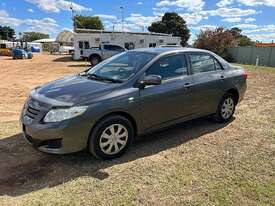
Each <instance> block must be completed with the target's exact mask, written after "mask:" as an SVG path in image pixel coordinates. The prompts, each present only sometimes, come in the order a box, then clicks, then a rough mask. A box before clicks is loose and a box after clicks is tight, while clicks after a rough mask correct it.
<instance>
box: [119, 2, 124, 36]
mask: <svg viewBox="0 0 275 206" xmlns="http://www.w3.org/2000/svg"><path fill="white" fill-rule="evenodd" d="M120 9H121V29H122V32H124V7H123V6H121V7H120Z"/></svg>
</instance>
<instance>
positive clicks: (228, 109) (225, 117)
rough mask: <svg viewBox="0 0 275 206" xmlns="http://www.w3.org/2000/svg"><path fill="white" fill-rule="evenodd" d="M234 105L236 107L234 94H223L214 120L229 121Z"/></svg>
mask: <svg viewBox="0 0 275 206" xmlns="http://www.w3.org/2000/svg"><path fill="white" fill-rule="evenodd" d="M235 107H236V98H235V96H234V95H232V94H230V93H227V94H225V95H224V96H223V98H222V100H221V102H220V104H219V106H218V109H217V112H216V114H215V119H216V121H218V122H220V123H224V122H228V121H230V120H231V119H232V117H233V115H234V112H235Z"/></svg>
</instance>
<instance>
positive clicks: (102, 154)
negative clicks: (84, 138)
mask: <svg viewBox="0 0 275 206" xmlns="http://www.w3.org/2000/svg"><path fill="white" fill-rule="evenodd" d="M133 138H134V128H133V125H132V123H131V122H130V121H129V120H128V119H127V118H125V117H123V116H120V115H115V116H109V117H107V118H104V119H103V120H102V121H100V122H99V123H98V124H97V125H96V126H95V128H94V129H93V131H92V133H91V135H90V138H89V143H88V149H89V152H90V153H91V154H93V155H94V156H95V157H96V158H98V159H103V160H110V159H114V158H117V157H120V156H121V155H122V154H124V153H125V152H126V151H127V150H128V148H129V146H130V145H131V143H132V141H133Z"/></svg>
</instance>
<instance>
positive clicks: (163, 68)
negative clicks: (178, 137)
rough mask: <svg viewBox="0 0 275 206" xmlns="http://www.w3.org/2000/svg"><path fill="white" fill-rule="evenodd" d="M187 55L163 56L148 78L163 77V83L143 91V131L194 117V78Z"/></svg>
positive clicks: (151, 69) (141, 106)
mask: <svg viewBox="0 0 275 206" xmlns="http://www.w3.org/2000/svg"><path fill="white" fill-rule="evenodd" d="M188 74H189V69H188V63H187V59H186V57H185V55H184V54H176V55H175V54H174V55H169V56H165V57H161V58H160V59H159V60H157V61H156V62H155V63H154V64H153V65H152V66H151V67H150V68H148V69H147V70H146V71H145V74H144V76H148V75H159V76H161V77H162V83H161V84H160V85H156V86H148V87H145V88H144V89H141V90H140V108H141V116H142V123H143V128H144V129H145V131H146V129H148V130H150V129H154V128H155V127H156V128H157V127H161V126H165V124H169V122H170V123H171V122H173V121H177V120H179V119H182V118H184V117H188V116H190V115H192V112H193V111H192V105H193V104H192V102H193V91H192V90H193V88H192V87H191V85H192V77H191V76H189V75H188Z"/></svg>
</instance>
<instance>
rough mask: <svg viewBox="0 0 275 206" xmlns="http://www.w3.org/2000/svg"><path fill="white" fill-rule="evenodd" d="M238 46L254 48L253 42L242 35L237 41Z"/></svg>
mask: <svg viewBox="0 0 275 206" xmlns="http://www.w3.org/2000/svg"><path fill="white" fill-rule="evenodd" d="M237 43H238V46H254V45H255V42H254V41H252V40H251V39H250V38H249V37H248V36H246V35H242V36H241V37H239V38H238V39H237Z"/></svg>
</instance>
